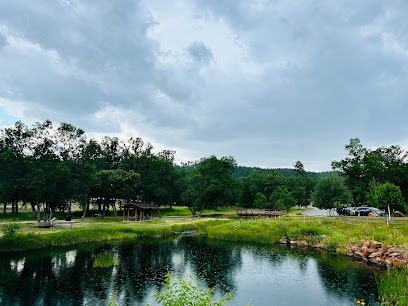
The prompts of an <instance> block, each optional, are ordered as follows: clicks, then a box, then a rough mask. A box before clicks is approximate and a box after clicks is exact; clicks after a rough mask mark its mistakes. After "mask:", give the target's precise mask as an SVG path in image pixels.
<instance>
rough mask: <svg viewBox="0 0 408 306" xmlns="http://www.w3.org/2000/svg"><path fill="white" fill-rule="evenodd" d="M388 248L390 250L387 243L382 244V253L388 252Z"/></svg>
mask: <svg viewBox="0 0 408 306" xmlns="http://www.w3.org/2000/svg"><path fill="white" fill-rule="evenodd" d="M387 250H388V247H387V246H386V245H385V244H382V246H381V248H380V251H381V253H386V252H387Z"/></svg>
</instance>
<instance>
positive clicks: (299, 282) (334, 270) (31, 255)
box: [0, 236, 379, 306]
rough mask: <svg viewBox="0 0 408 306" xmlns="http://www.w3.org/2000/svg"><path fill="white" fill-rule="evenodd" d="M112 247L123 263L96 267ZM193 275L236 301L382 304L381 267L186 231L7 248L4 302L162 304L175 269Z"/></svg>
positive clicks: (1, 279)
mask: <svg viewBox="0 0 408 306" xmlns="http://www.w3.org/2000/svg"><path fill="white" fill-rule="evenodd" d="M104 250H110V251H111V252H112V253H113V254H115V257H116V260H117V262H118V264H117V265H116V266H115V267H111V268H108V269H93V268H92V264H93V258H94V256H95V255H97V254H99V253H101V252H102V251H104ZM168 270H169V271H170V272H171V273H174V274H175V276H176V277H182V276H185V275H188V274H193V275H195V276H196V277H198V278H199V280H200V282H201V285H202V286H205V287H207V288H209V287H214V286H215V287H216V291H217V294H218V295H219V296H221V295H223V294H224V293H225V292H229V291H231V290H234V291H235V294H234V296H233V297H232V303H231V304H232V305H246V304H249V303H251V305H252V306H260V305H283V306H286V305H291V306H292V305H305V306H308V305H356V303H355V300H356V299H362V298H363V299H364V300H365V301H366V302H368V303H369V305H370V306H372V305H378V303H377V298H376V296H377V286H376V283H375V273H379V271H378V270H376V269H375V268H373V267H368V266H366V265H364V264H362V263H357V262H353V261H351V260H349V259H347V258H346V257H344V256H336V255H333V254H330V253H327V252H324V251H317V250H310V249H300V248H287V247H283V246H280V245H267V246H265V245H255V244H243V243H232V242H224V241H218V240H212V239H208V238H206V237H193V236H181V237H174V238H169V239H155V240H154V241H136V242H126V243H110V244H93V245H85V246H81V247H76V248H68V249H56V250H41V251H31V252H25V253H14V254H0V305H39V306H40V305H41V306H42V305H53V306H56V305H93V306H96V305H107V304H108V303H109V297H110V296H111V295H112V294H113V292H115V291H118V299H119V305H144V304H147V303H150V304H152V305H154V301H153V299H152V295H153V294H154V293H155V292H156V291H157V290H160V288H162V285H163V281H164V275H165V274H166V273H167V271H168Z"/></svg>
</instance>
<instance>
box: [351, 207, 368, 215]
mask: <svg viewBox="0 0 408 306" xmlns="http://www.w3.org/2000/svg"><path fill="white" fill-rule="evenodd" d="M370 212H371V209H370V208H368V207H357V208H356V210H355V213H354V215H355V216H368V214H369V213H370Z"/></svg>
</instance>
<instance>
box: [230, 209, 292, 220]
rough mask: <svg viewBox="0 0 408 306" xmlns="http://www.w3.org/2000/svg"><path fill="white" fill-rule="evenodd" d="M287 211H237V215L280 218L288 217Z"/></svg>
mask: <svg viewBox="0 0 408 306" xmlns="http://www.w3.org/2000/svg"><path fill="white" fill-rule="evenodd" d="M287 213H288V212H287V211H286V210H272V209H237V215H238V216H240V217H267V218H273V217H279V216H283V215H286V214H287Z"/></svg>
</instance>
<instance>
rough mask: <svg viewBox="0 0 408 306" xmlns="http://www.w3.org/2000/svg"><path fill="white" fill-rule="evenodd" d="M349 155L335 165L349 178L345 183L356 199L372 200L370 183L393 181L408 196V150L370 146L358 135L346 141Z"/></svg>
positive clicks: (334, 164) (360, 200)
mask: <svg viewBox="0 0 408 306" xmlns="http://www.w3.org/2000/svg"><path fill="white" fill-rule="evenodd" d="M346 150H347V151H348V152H349V156H348V157H346V158H344V159H343V160H340V161H333V162H332V168H333V169H334V170H338V171H340V172H341V174H342V175H343V176H344V178H345V183H346V185H347V186H348V187H349V189H350V190H352V193H353V198H354V201H355V202H356V203H358V204H362V203H365V202H367V200H369V199H368V198H367V196H368V195H369V194H370V183H371V182H372V180H373V179H375V180H376V181H377V182H378V183H380V184H384V183H387V182H390V183H392V184H395V185H397V186H400V188H401V192H402V194H403V196H404V197H405V198H408V164H407V157H408V153H407V152H405V151H403V150H402V149H401V148H400V147H399V146H395V145H392V146H389V147H379V148H377V149H375V150H370V149H366V148H364V147H363V145H362V144H361V142H360V140H359V139H358V138H354V139H351V140H350V143H349V144H348V145H346Z"/></svg>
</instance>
